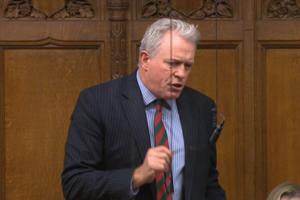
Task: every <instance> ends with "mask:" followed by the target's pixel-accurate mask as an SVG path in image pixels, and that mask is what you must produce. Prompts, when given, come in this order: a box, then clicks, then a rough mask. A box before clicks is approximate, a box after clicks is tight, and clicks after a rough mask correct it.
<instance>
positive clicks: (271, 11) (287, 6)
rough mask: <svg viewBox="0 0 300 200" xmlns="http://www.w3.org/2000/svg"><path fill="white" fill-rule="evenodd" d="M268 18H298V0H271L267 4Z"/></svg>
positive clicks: (299, 8) (299, 3)
mask: <svg viewBox="0 0 300 200" xmlns="http://www.w3.org/2000/svg"><path fill="white" fill-rule="evenodd" d="M267 17H268V18H276V19H278V18H280V19H285V18H299V17H300V0H284V1H282V0H271V1H270V2H269V3H268V5H267Z"/></svg>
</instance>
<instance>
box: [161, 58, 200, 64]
mask: <svg viewBox="0 0 300 200" xmlns="http://www.w3.org/2000/svg"><path fill="white" fill-rule="evenodd" d="M164 62H175V63H184V64H188V65H193V64H194V62H193V61H184V60H178V59H176V58H168V59H164Z"/></svg>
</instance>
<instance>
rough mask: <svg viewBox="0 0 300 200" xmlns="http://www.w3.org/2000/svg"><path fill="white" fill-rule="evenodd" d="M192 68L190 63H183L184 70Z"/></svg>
mask: <svg viewBox="0 0 300 200" xmlns="http://www.w3.org/2000/svg"><path fill="white" fill-rule="evenodd" d="M192 66H193V64H192V63H184V67H185V68H186V69H190V68H192Z"/></svg>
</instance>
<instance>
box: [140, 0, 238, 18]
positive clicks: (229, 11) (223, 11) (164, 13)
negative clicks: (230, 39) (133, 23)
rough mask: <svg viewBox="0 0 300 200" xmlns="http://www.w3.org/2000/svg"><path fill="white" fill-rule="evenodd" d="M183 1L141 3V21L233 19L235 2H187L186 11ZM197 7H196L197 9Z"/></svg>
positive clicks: (146, 1) (165, 0) (225, 0)
mask: <svg viewBox="0 0 300 200" xmlns="http://www.w3.org/2000/svg"><path fill="white" fill-rule="evenodd" d="M182 4H183V1H181V2H180V1H174V0H173V1H170V0H150V1H149V0H143V1H141V5H140V6H141V14H140V16H139V18H141V19H151V18H157V17H172V18H180V19H197V20H202V19H205V18H216V17H218V18H233V17H234V9H235V7H234V2H233V1H232V0H221V1H218V0H202V1H190V3H187V2H185V3H184V5H186V7H187V6H188V7H187V8H186V9H185V10H182V9H181V7H180V6H182ZM195 6H196V7H195Z"/></svg>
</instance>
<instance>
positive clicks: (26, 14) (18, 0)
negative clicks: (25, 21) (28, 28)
mask: <svg viewBox="0 0 300 200" xmlns="http://www.w3.org/2000/svg"><path fill="white" fill-rule="evenodd" d="M4 16H5V17H6V18H10V19H17V18H37V19H45V18H46V15H45V14H44V13H42V12H41V11H39V10H37V9H35V8H34V7H33V6H32V3H31V1H30V0H10V1H9V2H8V4H7V7H6V9H5V11H4Z"/></svg>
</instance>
